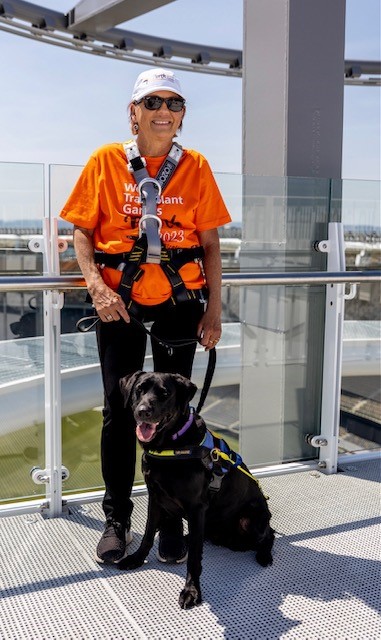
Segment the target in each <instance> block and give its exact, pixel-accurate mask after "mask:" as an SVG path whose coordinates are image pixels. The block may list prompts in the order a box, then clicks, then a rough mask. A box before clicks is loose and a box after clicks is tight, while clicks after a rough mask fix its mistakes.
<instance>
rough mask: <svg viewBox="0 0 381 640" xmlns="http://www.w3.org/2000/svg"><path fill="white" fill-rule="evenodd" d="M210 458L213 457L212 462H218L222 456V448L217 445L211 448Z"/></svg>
mask: <svg viewBox="0 0 381 640" xmlns="http://www.w3.org/2000/svg"><path fill="white" fill-rule="evenodd" d="M210 458H211V460H212V462H218V460H219V458H220V450H219V449H217V448H216V447H214V448H213V449H211V450H210Z"/></svg>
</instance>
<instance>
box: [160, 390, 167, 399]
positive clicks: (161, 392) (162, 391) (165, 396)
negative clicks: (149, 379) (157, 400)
mask: <svg viewBox="0 0 381 640" xmlns="http://www.w3.org/2000/svg"><path fill="white" fill-rule="evenodd" d="M160 396H161V397H162V398H168V396H169V391H167V389H161V391H160Z"/></svg>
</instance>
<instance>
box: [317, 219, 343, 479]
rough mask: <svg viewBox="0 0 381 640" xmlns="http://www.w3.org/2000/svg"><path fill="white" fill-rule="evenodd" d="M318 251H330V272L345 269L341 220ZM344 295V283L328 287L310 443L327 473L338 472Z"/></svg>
mask: <svg viewBox="0 0 381 640" xmlns="http://www.w3.org/2000/svg"><path fill="white" fill-rule="evenodd" d="M318 250H319V251H322V252H324V253H327V271H330V272H335V271H336V272H343V271H345V247H344V229H343V224H342V223H341V222H330V223H329V224H328V240H327V241H325V240H323V241H322V242H320V243H319V246H318ZM344 296H345V284H344V283H342V284H334V283H331V284H328V285H327V286H326V301H325V327H324V352H323V381H322V398H321V421H320V435H319V436H317V437H315V438H314V439H312V442H311V444H313V445H314V446H317V447H319V467H320V468H321V469H322V471H325V473H336V471H337V457H338V442H339V427H340V395H341V369H342V355H343V330H344Z"/></svg>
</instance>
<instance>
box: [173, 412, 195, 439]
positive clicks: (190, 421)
mask: <svg viewBox="0 0 381 640" xmlns="http://www.w3.org/2000/svg"><path fill="white" fill-rule="evenodd" d="M193 414H194V409H193V407H190V414H189V418H188V420H187V421H186V423H185V424H184V426H183V427H181V429H180V431H178V432H177V433H174V434H173V436H172V440H177V438H179V437H180V436H182V435H183V433H185V432H186V431H187V429H189V427H190V426H191V424H192V422H193Z"/></svg>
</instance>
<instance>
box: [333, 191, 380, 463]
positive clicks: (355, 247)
mask: <svg viewBox="0 0 381 640" xmlns="http://www.w3.org/2000/svg"><path fill="white" fill-rule="evenodd" d="M342 192H343V196H342V201H343V204H342V209H343V223H344V236H345V256H346V266H347V269H348V270H351V271H352V270H357V269H359V270H361V271H367V270H369V269H370V270H372V269H377V270H379V269H381V252H380V250H381V221H380V210H381V209H380V183H379V182H375V181H369V182H367V181H358V180H344V181H343V183H342ZM380 302H381V285H380V283H379V282H374V283H363V284H361V285H359V286H358V287H357V291H356V296H355V298H354V299H352V300H347V301H346V302H345V319H344V342H343V363H342V389H341V414H340V441H339V453H352V452H354V451H362V450H369V449H376V448H379V447H380V445H381V371H380V362H381V322H380Z"/></svg>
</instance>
